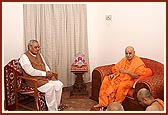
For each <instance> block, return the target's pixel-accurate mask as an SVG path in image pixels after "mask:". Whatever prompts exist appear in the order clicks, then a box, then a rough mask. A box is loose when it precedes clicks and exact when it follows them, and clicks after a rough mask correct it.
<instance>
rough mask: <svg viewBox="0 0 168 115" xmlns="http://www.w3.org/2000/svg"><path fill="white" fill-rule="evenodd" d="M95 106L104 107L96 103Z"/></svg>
mask: <svg viewBox="0 0 168 115" xmlns="http://www.w3.org/2000/svg"><path fill="white" fill-rule="evenodd" d="M94 107H102V106H101V105H100V104H97V105H95V106H94Z"/></svg>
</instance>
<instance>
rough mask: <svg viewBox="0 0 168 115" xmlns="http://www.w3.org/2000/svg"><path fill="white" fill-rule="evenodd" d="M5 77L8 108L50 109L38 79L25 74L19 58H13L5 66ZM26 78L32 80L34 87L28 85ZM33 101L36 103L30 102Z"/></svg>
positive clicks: (10, 109) (6, 107)
mask: <svg viewBox="0 0 168 115" xmlns="http://www.w3.org/2000/svg"><path fill="white" fill-rule="evenodd" d="M4 77H5V78H4V85H5V109H6V110H9V111H12V110H16V109H18V107H19V106H20V107H23V108H25V109H28V110H36V111H46V110H48V108H47V105H46V102H45V94H44V93H42V92H40V91H38V89H37V80H36V79H34V78H30V77H24V76H23V70H22V68H21V66H20V64H19V62H18V60H17V59H13V60H11V61H10V62H9V63H8V64H7V65H6V66H5V67H4ZM25 80H30V81H32V82H33V83H34V88H32V87H29V86H27V85H26V84H25ZM32 101H34V102H35V104H29V103H30V102H31V103H32ZM33 105H34V106H33Z"/></svg>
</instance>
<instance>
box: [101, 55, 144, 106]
mask: <svg viewBox="0 0 168 115" xmlns="http://www.w3.org/2000/svg"><path fill="white" fill-rule="evenodd" d="M121 68H123V69H126V70H128V71H129V72H132V73H134V74H138V75H139V76H140V75H144V74H145V72H146V66H145V64H144V63H143V61H142V60H141V59H140V58H139V57H137V56H136V55H135V56H134V57H133V58H132V60H131V61H129V60H127V58H126V57H124V58H123V59H122V60H121V61H119V62H118V63H117V64H115V66H113V67H112V73H113V74H116V75H118V76H117V77H114V78H113V79H112V80H109V79H108V76H105V77H104V79H103V81H102V85H101V87H100V92H99V104H100V105H101V106H105V107H106V106H108V104H109V103H111V102H114V101H115V102H119V103H122V102H123V100H124V99H125V97H126V95H127V93H128V91H129V90H130V88H132V87H133V84H134V82H135V80H136V79H137V78H132V77H131V76H129V75H128V74H122V73H120V72H119V70H120V69H121Z"/></svg>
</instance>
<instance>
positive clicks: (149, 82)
mask: <svg viewBox="0 0 168 115" xmlns="http://www.w3.org/2000/svg"><path fill="white" fill-rule="evenodd" d="M141 88H147V89H148V90H150V91H151V93H152V95H153V97H154V98H160V99H162V100H164V75H163V74H155V75H153V76H151V77H147V78H144V79H140V80H139V81H137V83H136V85H135V91H134V98H135V99H137V97H136V96H137V92H138V91H139V90H140V89H141Z"/></svg>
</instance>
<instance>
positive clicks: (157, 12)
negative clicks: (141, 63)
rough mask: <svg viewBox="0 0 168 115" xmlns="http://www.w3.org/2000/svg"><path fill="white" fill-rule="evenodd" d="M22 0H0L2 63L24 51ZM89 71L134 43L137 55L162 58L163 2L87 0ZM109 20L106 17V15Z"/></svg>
mask: <svg viewBox="0 0 168 115" xmlns="http://www.w3.org/2000/svg"><path fill="white" fill-rule="evenodd" d="M22 4H23V3H19V2H16V3H12V2H11V3H10V2H9V3H5V2H3V3H2V10H3V11H2V13H3V14H2V17H3V18H2V19H3V20H2V21H3V23H2V24H3V33H2V34H3V62H4V63H3V65H6V64H7V63H8V62H9V61H10V60H11V59H13V58H18V57H19V56H20V55H21V54H22V53H23V49H24V48H23V47H24V45H23V5H22ZM86 4H87V9H88V12H87V17H88V39H89V42H88V43H89V58H90V67H91V71H92V70H93V69H94V68H95V67H96V66H98V65H104V64H111V63H114V62H117V61H119V60H120V59H121V58H122V57H123V56H124V48H125V47H126V46H127V45H133V46H134V47H135V50H136V54H137V55H138V56H143V57H148V58H152V59H155V60H157V61H159V62H161V63H165V60H164V52H165V51H164V48H165V44H166V42H165V39H166V38H165V37H166V35H165V34H166V20H165V19H166V3H165V2H162V3H161V2H156V3H152V2H150V3H148V2H145V3H138V2H135V3H131V2H126V3H123V2H119V3H117V2H110V3H102V2H101V3H86ZM108 14H110V15H112V20H111V21H107V20H105V15H108Z"/></svg>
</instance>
